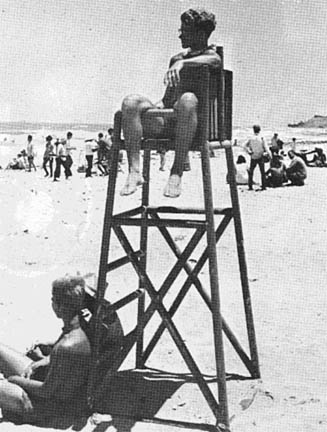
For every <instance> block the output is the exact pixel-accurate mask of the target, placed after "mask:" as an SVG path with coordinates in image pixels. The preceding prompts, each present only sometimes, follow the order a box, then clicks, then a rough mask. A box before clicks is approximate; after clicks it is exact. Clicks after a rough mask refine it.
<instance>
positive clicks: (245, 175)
mask: <svg viewBox="0 0 327 432" xmlns="http://www.w3.org/2000/svg"><path fill="white" fill-rule="evenodd" d="M234 173H235V181H236V184H237V185H247V184H248V181H249V165H248V163H247V162H246V159H245V157H244V156H243V155H238V157H237V160H236V164H234ZM226 181H227V183H230V180H229V175H228V174H227V175H226Z"/></svg>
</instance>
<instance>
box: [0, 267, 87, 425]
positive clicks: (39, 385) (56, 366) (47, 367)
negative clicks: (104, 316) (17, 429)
mask: <svg viewBox="0 0 327 432" xmlns="http://www.w3.org/2000/svg"><path fill="white" fill-rule="evenodd" d="M84 286H85V282H84V279H83V278H81V277H80V276H65V277H64V278H61V279H57V280H55V281H54V282H53V284H52V307H53V310H54V313H55V314H56V316H57V317H58V318H61V319H62V320H63V323H64V327H63V331H62V334H61V336H60V337H59V339H58V340H57V342H56V343H55V344H54V345H53V347H52V349H51V352H50V355H49V356H44V357H43V358H42V356H40V357H41V360H38V361H34V362H33V361H32V360H31V358H30V357H28V356H27V355H24V354H21V353H18V352H16V351H15V350H13V349H12V348H9V347H8V346H5V345H2V344H0V372H1V373H2V374H3V375H4V377H5V378H6V379H2V380H0V408H1V409H2V412H3V415H4V416H8V417H9V418H11V419H13V420H19V421H36V420H45V416H47V415H51V414H49V412H50V413H52V414H54V413H57V414H58V413H62V412H63V410H64V408H65V407H74V408H76V407H77V406H78V404H79V405H82V406H83V402H84V401H86V382H87V378H88V372H89V366H90V356H91V347H90V342H89V339H88V337H87V336H86V333H85V332H84V330H82V328H81V324H80V316H79V314H80V312H81V310H82V309H83V307H84V296H85V290H84ZM41 369H43V372H45V373H43V376H44V379H43V381H40V375H41V374H40V371H41ZM78 401H79V402H78Z"/></svg>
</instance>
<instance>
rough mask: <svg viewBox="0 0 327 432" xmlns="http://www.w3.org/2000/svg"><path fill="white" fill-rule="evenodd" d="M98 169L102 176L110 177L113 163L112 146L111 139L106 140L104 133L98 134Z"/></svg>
mask: <svg viewBox="0 0 327 432" xmlns="http://www.w3.org/2000/svg"><path fill="white" fill-rule="evenodd" d="M97 144H98V162H97V165H98V169H99V171H100V173H101V174H102V175H108V174H109V169H110V163H111V160H110V159H111V156H110V149H111V146H112V141H111V138H109V139H106V138H104V137H103V133H101V132H100V133H99V134H98V141H97Z"/></svg>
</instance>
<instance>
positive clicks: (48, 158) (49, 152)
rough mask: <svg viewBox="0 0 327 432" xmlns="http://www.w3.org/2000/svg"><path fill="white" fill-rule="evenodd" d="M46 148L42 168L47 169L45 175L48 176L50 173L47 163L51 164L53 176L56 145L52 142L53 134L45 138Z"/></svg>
mask: <svg viewBox="0 0 327 432" xmlns="http://www.w3.org/2000/svg"><path fill="white" fill-rule="evenodd" d="M45 141H46V142H45V150H44V154H43V165H42V168H43V169H44V171H45V177H48V175H49V171H48V169H47V165H48V164H49V168H50V177H52V175H53V155H54V153H53V151H54V147H53V144H52V136H51V135H48V136H47V137H46V139H45Z"/></svg>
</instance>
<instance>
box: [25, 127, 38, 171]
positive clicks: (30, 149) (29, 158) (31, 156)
mask: <svg viewBox="0 0 327 432" xmlns="http://www.w3.org/2000/svg"><path fill="white" fill-rule="evenodd" d="M32 140H33V137H32V135H28V137H27V147H26V153H27V161H28V170H27V171H28V172H31V170H32V167H33V168H34V171H36V166H35V164H34V156H35V153H34V145H33V142H32Z"/></svg>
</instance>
